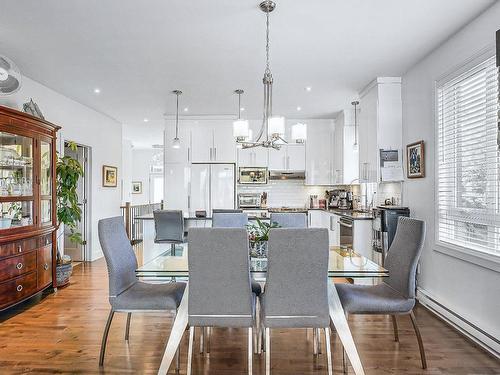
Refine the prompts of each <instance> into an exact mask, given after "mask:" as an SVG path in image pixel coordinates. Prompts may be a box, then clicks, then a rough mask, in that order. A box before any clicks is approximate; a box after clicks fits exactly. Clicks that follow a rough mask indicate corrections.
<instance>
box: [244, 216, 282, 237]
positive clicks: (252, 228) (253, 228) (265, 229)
mask: <svg viewBox="0 0 500 375" xmlns="http://www.w3.org/2000/svg"><path fill="white" fill-rule="evenodd" d="M279 227H280V226H279V224H278V223H276V222H274V221H273V222H272V223H269V224H268V223H265V222H263V221H261V220H259V219H255V223H252V224H248V225H247V229H248V236H249V239H250V241H252V242H259V241H268V240H269V231H270V230H271V229H272V228H279Z"/></svg>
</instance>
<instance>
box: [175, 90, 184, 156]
mask: <svg viewBox="0 0 500 375" xmlns="http://www.w3.org/2000/svg"><path fill="white" fill-rule="evenodd" d="M172 92H173V93H174V94H175V95H176V97H177V98H176V100H177V101H176V110H175V137H174V139H172V148H181V141H180V139H179V95H182V91H181V90H174V91H172ZM184 109H186V108H184Z"/></svg>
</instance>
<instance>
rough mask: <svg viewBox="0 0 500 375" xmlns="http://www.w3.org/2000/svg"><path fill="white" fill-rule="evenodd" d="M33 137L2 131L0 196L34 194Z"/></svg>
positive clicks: (0, 136) (0, 141)
mask: <svg viewBox="0 0 500 375" xmlns="http://www.w3.org/2000/svg"><path fill="white" fill-rule="evenodd" d="M32 179H33V139H32V138H29V137H24V136H21V135H16V134H11V133H6V132H0V196H21V195H23V196H31V195H33V187H32V183H31V181H32Z"/></svg>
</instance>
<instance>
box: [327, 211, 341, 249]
mask: <svg viewBox="0 0 500 375" xmlns="http://www.w3.org/2000/svg"><path fill="white" fill-rule="evenodd" d="M339 219H340V216H339V215H336V214H330V217H329V220H330V222H329V238H330V246H340V224H339Z"/></svg>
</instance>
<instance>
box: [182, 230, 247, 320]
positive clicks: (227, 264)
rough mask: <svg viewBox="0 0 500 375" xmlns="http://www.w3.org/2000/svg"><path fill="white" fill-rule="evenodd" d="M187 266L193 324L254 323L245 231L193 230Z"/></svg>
mask: <svg viewBox="0 0 500 375" xmlns="http://www.w3.org/2000/svg"><path fill="white" fill-rule="evenodd" d="M188 267H189V306H188V311H189V324H190V325H192V326H204V325H221V326H238V325H239V323H241V322H247V323H248V322H250V323H251V321H252V311H253V309H252V306H253V297H252V289H251V283H250V268H249V257H248V234H247V231H246V230H245V229H243V228H192V229H190V231H189V236H188ZM209 321H210V324H208V322H209ZM244 326H247V325H246V324H244Z"/></svg>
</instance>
